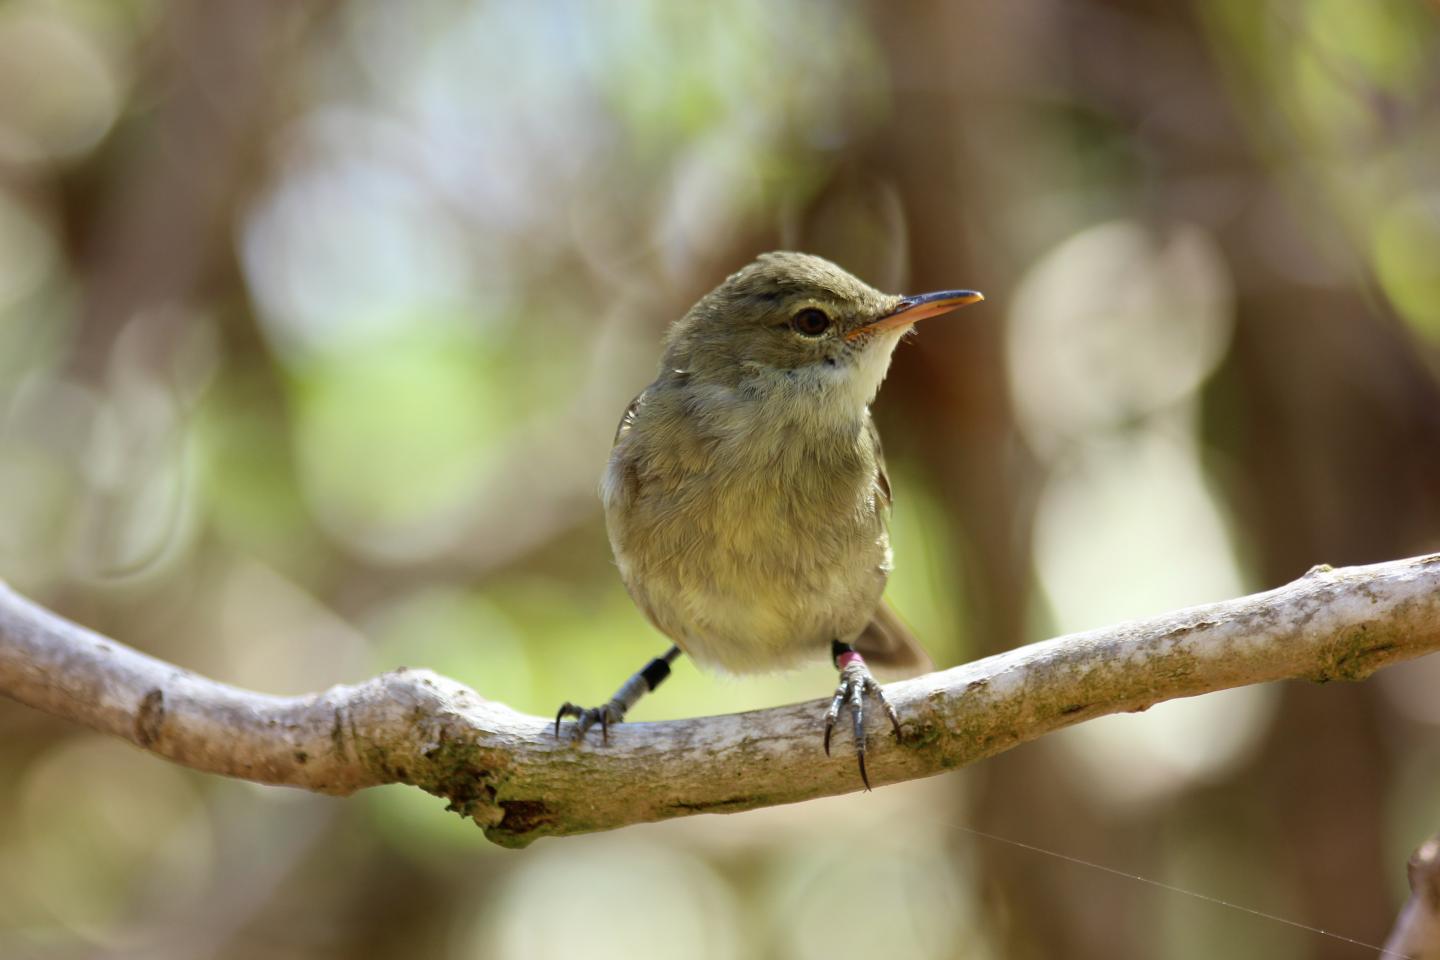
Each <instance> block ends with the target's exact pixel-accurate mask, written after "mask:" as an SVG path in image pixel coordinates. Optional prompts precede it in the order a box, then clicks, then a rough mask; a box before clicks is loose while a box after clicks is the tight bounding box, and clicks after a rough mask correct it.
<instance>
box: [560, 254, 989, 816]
mask: <svg viewBox="0 0 1440 960" xmlns="http://www.w3.org/2000/svg"><path fill="white" fill-rule="evenodd" d="M983 299H985V298H984V297H983V296H982V295H981V294H979V293H977V292H976V291H973V290H946V291H944V292H941V293H927V294H922V295H920V296H910V297H901V296H896V295H893V294H887V293H881V292H880V291H879V290H876V289H875V288H873V287H871V286H869V285H868V284H866V283H864V282H863V281H861V280H859V279H857V278H855V277H853V276H851V275H850V274H849V273H847V272H845V271H844V270H842V269H841V268H840V267H837V266H836V265H835V264H833V263H831V262H829V261H828V260H823V259H821V258H820V257H816V256H811V255H809V254H804V253H791V252H778V253H767V254H763V255H762V256H760V257H759V258H758V259H757V260H755V261H754V262H753V263H751V264H749V265H748V266H746V267H744V268H743V269H741V270H740V271H738V272H736V273H734V274H732V275H730V276H729V277H727V278H726V280H725V282H723V283H721V284H720V285H719V286H718V287H716V288H715V289H714V290H712V291H710V292H709V293H708V294H706V295H705V296H704V297H703V298H701V300H700V302H698V303H696V304H695V306H693V307H692V308H690V311H689V312H688V313H686V314H685V316H684V317H682V318H681V319H680V320H679V322H677V323H676V324H674V326H673V327H672V328H671V330H670V333H669V336H668V337H667V339H666V344H665V353H664V357H663V359H662V360H661V363H660V374H659V376H658V377H657V378H656V379H655V382H654V383H652V384H650V386H648V387H646V388H645V389H644V390H643V391H641V393H640V395H639V396H637V397H636V398H635V399H634V400H633V401H631V403H630V406H629V407H627V408H626V410H625V414H624V416H623V417H622V418H621V420H620V426H619V429H618V430H617V431H616V433H615V443H614V447H613V449H612V450H611V453H610V460H609V464H608V465H607V467H606V469H605V474H604V477H603V479H602V481H601V489H600V493H601V499H602V501H603V502H604V506H605V519H606V526H607V528H608V530H609V534H610V545H611V547H612V548H613V550H614V552H615V560H616V563H617V565H618V566H619V568H620V576H621V578H622V579H623V580H624V581H625V587H626V589H627V590H629V592H630V596H631V597H632V598H633V599H634V601H635V603H636V605H637V606H639V608H640V609H641V611H643V612H644V614H645V616H646V617H648V618H649V620H650V622H651V623H652V624H654V625H655V627H656V628H657V629H659V630H660V632H661V633H663V634H665V635H666V636H667V637H669V638H670V640H672V641H673V643H674V646H672V647H671V648H670V649H669V650H668V651H667V652H666V653H664V654H663V655H661V656H659V657H656V658H655V659H654V660H651V661H650V663H649V664H647V665H646V666H645V667H644V669H642V670H640V671H639V672H638V673H636V674H635V675H634V676H632V677H631V678H630V679H629V680H627V681H626V682H625V684H624V685H623V686H622V687H621V688H620V689H619V690H618V691H617V692H616V693H615V696H613V697H612V698H611V699H610V700H609V702H608V703H605V704H604V705H603V706H599V707H591V708H584V707H579V706H577V705H575V704H573V703H566V704H564V705H563V706H562V707H561V708H560V710H559V712H558V713H557V714H556V716H555V735H556V736H557V737H558V736H559V735H560V722H561V720H562V719H563V718H565V717H573V718H575V724H574V725H573V727H572V729H571V737H572V739H575V740H579V739H581V738H583V737H584V736H585V732H586V731H587V730H589V729H590V728H591V727H593V726H594V725H595V724H597V723H598V724H599V725H600V728H601V732H602V736H603V737H604V738H605V739H607V740H608V738H609V728H610V724H612V723H618V722H620V720H622V719H623V718H624V716H625V713H626V711H628V710H629V709H630V708H631V707H633V706H634V705H635V703H636V701H638V700H639V699H640V697H642V696H643V695H644V694H645V693H646V692H648V691H650V690H654V689H655V688H656V687H657V686H658V685H659V684H660V682H661V681H662V680H664V679H665V678H666V677H667V676H669V674H670V664H671V663H673V662H674V661H675V659H676V658H677V657H679V656H680V654H681V653H682V652H683V653H688V654H689V655H690V656H691V657H692V658H694V659H695V661H696V662H697V663H699V664H701V665H702V666H705V667H712V668H717V669H719V670H723V671H727V672H731V673H758V672H766V671H773V670H778V669H784V668H786V667H792V666H795V665H798V664H801V663H803V662H805V661H807V660H814V659H818V658H820V657H822V656H824V655H825V653H826V651H829V653H830V656H831V659H832V661H833V662H834V664H835V666H836V668H837V669H838V670H839V672H840V680H839V685H838V686H837V687H836V689H835V695H834V698H833V700H832V701H831V703H830V708H829V710H828V711H827V712H826V715H825V734H824V746H825V752H826V754H827V755H828V754H829V753H830V735H831V732H832V730H833V728H834V726H835V723H836V721H837V720H838V719H839V716H840V711H841V709H842V708H843V707H845V706H846V705H847V704H848V706H849V709H850V713H851V718H852V720H853V729H854V738H855V753H856V757H857V759H858V761H859V765H860V778H861V781H862V782H863V783H864V784H865V788H866V789H867V790H868V789H869V788H870V779H869V777H868V775H867V774H866V772H865V735H864V726H863V724H864V701H865V697H866V696H867V695H869V696H872V697H874V698H875V700H876V701H878V702H879V704H880V706H881V707H882V708H883V709H884V710H885V712H886V715H887V716H888V717H889V718H890V722H891V724H892V725H893V726H894V728H895V736H896V739H897V740H898V739H900V735H901V733H900V718H899V717H898V716H897V714H896V712H895V709H894V707H892V706H891V705H890V703H889V702H888V701H887V700H886V699H885V695H884V692H883V691H882V690H881V688H880V685H879V684H878V683H877V682H876V681H875V678H874V677H873V676H872V675H871V673H870V670H869V668H868V666H867V665H866V662H867V660H868V661H870V662H873V663H875V664H877V665H880V666H884V667H890V668H894V669H897V670H906V671H911V672H918V671H921V670H924V669H927V668H928V666H929V659H928V658H927V657H926V655H925V653H924V651H922V650H921V649H920V647H919V645H918V644H917V643H916V642H915V640H914V638H913V637H911V636H910V633H909V631H908V630H907V629H906V628H905V627H904V625H903V624H902V623H901V622H900V619H899V618H898V617H897V616H896V614H895V613H894V611H893V610H891V609H890V607H889V606H888V605H887V604H885V603H884V602H882V600H881V594H882V593H883V591H884V589H885V582H886V580H887V579H888V578H889V576H890V570H891V551H890V538H889V533H888V525H889V515H890V480H889V478H888V477H887V476H886V473H885V458H884V456H883V454H882V452H881V448H880V435H879V433H878V432H877V431H876V429H875V422H874V420H873V419H872V418H871V416H870V402H871V401H872V400H873V399H874V398H875V393H876V391H877V390H878V389H879V388H880V381H881V380H883V379H884V378H885V373H886V371H887V370H888V369H889V367H890V356H891V354H892V353H893V352H894V350H895V345H896V344H897V343H899V341H900V338H901V337H903V336H904V335H905V334H906V333H907V332H908V331H909V330H910V329H911V327H912V326H913V325H914V324H915V323H916V322H917V321H919V320H923V319H925V318H926V317H934V316H938V315H940V314H943V313H949V312H950V311H952V310H955V309H958V308H960V307H963V306H966V305H967V304H971V303H975V302H976V301H979V300H983Z"/></svg>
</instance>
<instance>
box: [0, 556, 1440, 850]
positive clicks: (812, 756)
mask: <svg viewBox="0 0 1440 960" xmlns="http://www.w3.org/2000/svg"><path fill="white" fill-rule="evenodd" d="M1437 649H1440V554H1435V555H1431V556H1426V557H1418V558H1414V559H1409V560H1396V561H1392V562H1389V563H1381V564H1376V565H1374V566H1368V567H1350V568H1345V569H1339V570H1333V569H1330V568H1329V567H1316V568H1315V569H1313V570H1311V571H1310V572H1309V573H1307V574H1306V575H1305V576H1304V577H1302V578H1301V579H1299V580H1297V581H1295V582H1294V583H1291V584H1289V585H1287V586H1284V587H1281V588H1279V589H1278V590H1272V591H1270V592H1268V593H1261V594H1256V595H1254V596H1250V597H1242V598H1240V599H1238V600H1230V601H1226V602H1223V603H1215V604H1210V605H1208V606H1203V607H1193V608H1190V609H1187V610H1181V611H1178V612H1175V613H1169V614H1165V615H1164V616H1160V617H1155V618H1152V619H1149V620H1141V621H1135V622H1131V623H1124V624H1120V625H1118V626H1114V627H1108V628H1106V629H1102V630H1094V631H1090V632H1088V633H1081V634H1075V635H1072V636H1068V637H1060V638H1058V639H1055V640H1049V641H1046V642H1044V643H1037V644H1033V645H1031V646H1027V647H1022V648H1020V649H1017V650H1012V651H1010V652H1008V653H1004V654H1001V655H999V656H994V657H989V658H987V659H985V660H980V661H976V662H974V663H969V664H965V665H963V666H959V667H955V668H954V669H951V670H945V671H941V672H938V673H931V674H927V675H926V676H923V677H918V678H916V679H913V680H907V681H903V682H901V683H896V684H892V685H890V686H889V687H887V688H886V693H887V695H888V696H889V698H890V700H891V702H892V703H894V704H895V706H896V707H897V708H898V710H899V711H900V716H901V717H902V719H903V722H904V732H905V742H904V744H903V745H896V744H895V743H894V742H893V741H892V740H891V739H890V738H889V737H887V736H885V735H884V733H883V731H882V730H881V729H880V725H879V721H878V720H877V721H876V725H875V726H873V727H872V728H871V731H870V753H869V758H868V762H869V768H870V777H871V780H872V782H874V783H877V784H880V783H893V782H896V781H900V780H912V779H916V778H919V777H925V776H930V775H932V774H936V773H941V772H943V771H945V770H949V769H953V768H955V767H960V766H963V765H965V764H967V763H973V762H974V761H976V760H979V759H982V758H984V757H988V756H992V755H994V754H996V753H1000V752H1001V751H1003V750H1007V749H1009V748H1010V747H1013V746H1015V745H1016V744H1019V743H1024V742H1025V741H1028V740H1033V739H1035V738H1036V737H1039V736H1041V735H1042V734H1045V733H1049V732H1050V731H1052V730H1058V729H1060V728H1061V727H1067V726H1070V725H1071V724H1074V723H1079V722H1080V721H1082V720H1087V719H1090V718H1091V717H1098V716H1101V715H1103V714H1108V713H1117V712H1120V711H1136V710H1144V709H1145V708H1146V707H1149V706H1150V705H1151V704H1154V703H1158V702H1160V701H1162V700H1170V699H1174V698H1176V697H1188V696H1195V695H1197V694H1201V693H1208V692H1210V691H1213V690H1223V689H1226V688H1229V687H1237V686H1243V685H1245V684H1250V683H1264V682H1267V681H1273V680H1283V679H1307V680H1313V681H1317V682H1325V681H1329V680H1362V679H1364V678H1366V677H1368V676H1369V675H1370V674H1371V673H1373V672H1374V671H1375V670H1377V669H1379V668H1380V667H1382V666H1385V665H1386V664H1389V663H1394V662H1397V661H1400V660H1406V659H1409V658H1413V657H1418V656H1421V655H1422V654H1426V653H1430V652H1432V651H1435V650H1437ZM0 693H3V694H5V695H7V696H10V697H13V698H14V699H16V700H19V701H20V702H21V703H25V704H29V705H30V706H32V707H35V708H36V709H38V710H42V711H45V712H46V713H50V714H54V715H55V716H58V717H64V718H67V719H71V720H74V721H77V722H79V723H83V724H85V725H86V726H89V727H92V728H94V729H96V730H99V731H102V732H105V733H110V734H114V735H116V736H119V737H123V738H124V739H126V740H129V741H130V742H131V743H134V744H136V745H137V746H139V747H141V748H143V749H145V750H149V751H151V752H152V753H156V754H159V755H160V756H162V757H166V758H167V759H170V760H173V761H175V762H176V763H180V764H184V765H185V766H189V767H193V768H195V769H197V770H203V771H208V772H211V773H222V774H226V775H229V776H233V777H241V778H243V779H246V780H254V781H258V782H261V783H270V784H284V785H288V786H294V787H303V788H305V789H308V790H316V791H320V792H324V793H334V794H348V793H351V792H353V791H355V790H359V789H361V788H362V787H369V786H375V785H377V784H383V783H395V782H401V783H411V784H415V785H416V786H418V787H421V788H422V789H424V790H427V791H429V792H430V793H433V794H436V795H438V796H442V797H446V798H448V799H449V800H450V802H451V807H452V809H455V810H457V811H458V812H460V813H461V814H463V815H465V816H469V817H473V818H474V819H475V821H476V822H477V823H478V824H480V826H481V827H483V828H484V829H485V833H486V835H487V836H488V837H489V838H490V839H491V840H494V841H495V842H497V843H500V844H504V845H506V846H524V845H525V844H527V843H530V842H531V841H533V840H535V839H536V838H537V837H542V836H547V835H565V834H574V833H584V832H587V831H593V830H606V829H611V828H614V827H619V826H624V825H626V824H630V823H641V822H645V821H651V820H662V819H666V818H668V817H678V816H686V815H688V814H694V813H721V812H734V811H739V810H749V809H752V808H755V807H764V806H771V805H774V804H780V803H793V802H795V801H799V800H808V799H810V798H812V797H820V796H827V795H831V794H838V793H847V792H850V791H853V790H855V789H857V788H858V787H859V779H858V778H857V777H856V775H855V768H854V760H853V758H851V757H849V756H847V754H848V751H846V750H843V749H842V750H841V751H839V753H838V754H837V756H836V758H835V759H827V758H826V757H825V755H824V754H823V753H822V752H821V748H820V718H821V716H822V715H823V712H824V706H825V701H820V700H816V701H811V702H809V703H802V704H794V705H791V706H785V707H776V708H773V709H769V710H758V711H754V712H751V713H743V714H732V715H728V716H720V717H704V718H699V719H693V720H674V721H667V722H664V723H627V724H622V725H620V726H619V727H618V728H615V729H612V730H611V731H610V741H609V744H608V745H603V746H602V745H600V744H598V743H587V744H585V745H583V746H580V747H572V746H569V745H568V744H566V743H562V742H557V741H556V740H555V738H554V737H553V736H552V734H551V730H550V728H551V721H550V720H548V719H546V718H542V717H531V716H526V715H524V714H521V713H517V712H516V711H514V710H511V709H510V708H509V707H506V706H504V705H503V704H500V703H495V702H493V701H488V700H484V699H482V698H481V697H479V696H478V695H476V694H475V693H474V692H473V691H471V690H469V689H468V688H466V687H464V686H462V685H461V684H459V683H457V682H455V681H453V680H449V679H447V678H445V677H442V676H439V675H437V674H434V673H431V672H430V671H428V670H397V671H395V672H392V673H388V674H385V675H384V676H381V677H377V678H375V679H373V680H370V681H367V682H365V683H362V684H359V685H357V686H348V687H347V686H340V687H332V688H331V689H329V690H327V691H325V692H323V693H317V694H312V695H308V696H302V697H274V696H267V695H265V694H259V693H252V692H250V691H247V690H241V689H238V688H236V687H231V686H227V685H225V684H222V683H216V682H215V681H213V680H208V679H206V678H204V677H201V676H198V675H196V674H194V673H190V672H188V671H186V670H182V669H180V668H179V667H176V666H173V665H171V664H168V663H165V662H163V661H160V660H156V659H154V658H153V657H149V656H146V655H145V654H142V653H139V652H137V651H135V650H132V649H130V648H129V647H126V646H123V645H122V644H120V643H117V642H116V641H114V640H110V639H108V638H106V637H102V636H100V635H98V634H95V633H93V632H91V631H89V630H86V629H84V628H83V627H79V626H76V625H75V624H72V623H70V622H69V621H67V620H64V619H62V618H61V617H59V616H57V615H56V614H54V613H51V612H50V611H48V610H45V609H44V608H42V607H39V606H37V605H35V604H33V603H31V602H29V601H27V600H25V599H24V598H22V597H20V596H19V595H18V594H15V593H14V592H12V591H10V590H9V589H7V588H4V587H3V586H0Z"/></svg>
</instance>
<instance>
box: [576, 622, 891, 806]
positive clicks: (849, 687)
mask: <svg viewBox="0 0 1440 960" xmlns="http://www.w3.org/2000/svg"><path fill="white" fill-rule="evenodd" d="M835 665H836V666H838V667H839V668H840V685H839V686H837V687H836V688H835V699H834V700H831V701H830V709H829V710H827V711H825V755H826V756H827V757H828V756H829V755H830V734H831V732H832V731H833V730H834V728H835V722H836V721H837V720H839V719H840V710H841V708H842V707H844V706H846V705H847V704H848V705H849V707H850V716H851V719H852V720H853V721H854V731H855V733H854V736H855V759H856V760H857V761H858V762H859V764H860V780H861V782H862V783H864V784H865V789H866V790H869V789H870V778H869V777H868V776H867V775H866V773H865V695H866V694H870V695H871V696H873V697H874V698H875V699H876V700H879V701H880V706H882V707H884V708H885V714H886V715H887V716H888V717H889V718H890V724H891V726H893V727H894V728H895V740H896V742H897V743H898V742H899V741H900V739H901V734H900V717H899V715H898V714H897V713H896V712H895V708H894V707H893V706H891V705H890V701H889V700H886V699H885V691H884V690H882V689H881V688H880V684H879V682H878V681H877V680H876V679H875V678H874V677H873V676H871V674H870V668H869V667H867V666H865V660H864V658H862V657H861V656H860V654H858V653H856V652H855V651H853V650H848V651H846V652H844V653H841V654H840V655H839V656H838V657H837V658H836V660H835ZM567 706H568V704H567Z"/></svg>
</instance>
